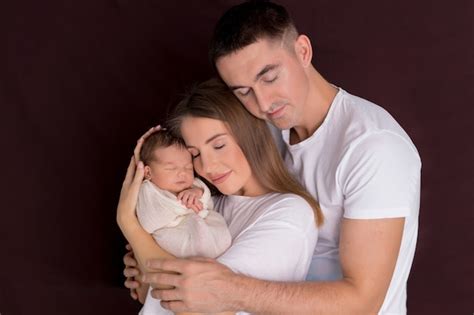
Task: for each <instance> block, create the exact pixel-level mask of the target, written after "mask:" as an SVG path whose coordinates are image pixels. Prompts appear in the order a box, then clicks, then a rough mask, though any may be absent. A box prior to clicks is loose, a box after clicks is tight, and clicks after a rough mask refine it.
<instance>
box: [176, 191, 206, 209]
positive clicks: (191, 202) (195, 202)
mask: <svg viewBox="0 0 474 315" xmlns="http://www.w3.org/2000/svg"><path fill="white" fill-rule="evenodd" d="M202 194H203V190H202V189H201V188H197V187H193V188H189V189H185V190H183V191H182V192H180V193H179V194H178V196H177V198H178V200H181V203H182V204H183V205H184V206H185V207H186V208H189V209H192V210H193V211H194V212H196V213H198V212H199V211H201V210H202V208H203V205H202V202H201V201H200V200H199V198H201V196H202Z"/></svg>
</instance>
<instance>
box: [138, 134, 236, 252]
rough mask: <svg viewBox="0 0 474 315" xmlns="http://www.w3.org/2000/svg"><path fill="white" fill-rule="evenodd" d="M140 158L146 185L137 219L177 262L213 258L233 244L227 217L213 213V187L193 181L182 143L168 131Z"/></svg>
mask: <svg viewBox="0 0 474 315" xmlns="http://www.w3.org/2000/svg"><path fill="white" fill-rule="evenodd" d="M140 158H141V160H142V161H143V163H144V164H145V169H144V170H145V181H144V182H143V183H142V185H141V187H140V192H139V195H138V203H137V217H138V220H139V221H140V224H141V225H142V227H143V228H144V229H145V230H146V231H147V232H148V233H150V234H152V236H153V238H154V239H155V240H156V242H157V243H158V245H160V247H161V248H163V249H164V250H166V251H167V252H168V253H170V254H172V255H174V256H176V257H180V258H183V257H190V256H204V257H209V258H215V257H217V256H219V255H220V254H222V253H223V252H224V251H225V250H226V249H227V248H228V247H229V246H230V243H231V236H230V232H229V230H228V228H227V225H226V223H225V220H224V218H223V217H222V216H221V215H220V214H219V213H217V212H215V211H210V210H212V208H213V203H212V199H211V194H210V191H209V188H208V187H207V186H206V185H205V184H204V183H203V182H202V181H201V180H200V179H198V178H195V177H194V170H193V164H192V159H191V154H190V153H189V152H188V151H187V149H186V146H185V144H184V142H183V141H182V140H181V139H179V138H176V137H173V136H172V135H171V134H170V133H169V132H168V131H166V130H159V131H157V132H155V133H153V134H151V135H150V136H149V137H148V138H146V140H145V142H144V143H143V146H142V149H141V152H140Z"/></svg>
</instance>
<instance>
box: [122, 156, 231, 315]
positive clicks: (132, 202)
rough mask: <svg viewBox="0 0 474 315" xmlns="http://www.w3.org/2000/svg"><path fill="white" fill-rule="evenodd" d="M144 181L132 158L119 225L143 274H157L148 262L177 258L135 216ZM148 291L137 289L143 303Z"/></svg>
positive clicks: (126, 177)
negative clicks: (148, 265)
mask: <svg viewBox="0 0 474 315" xmlns="http://www.w3.org/2000/svg"><path fill="white" fill-rule="evenodd" d="M142 181H143V163H142V162H139V163H138V164H136V163H135V158H133V157H132V159H131V161H130V164H129V166H128V170H127V175H126V176H125V180H124V182H123V185H122V191H121V193H120V200H119V204H118V207H117V223H118V226H119V227H120V229H121V231H122V233H123V235H124V236H125V238H126V239H127V240H128V242H129V243H130V245H131V246H132V249H133V252H134V257H135V259H136V260H137V262H138V267H139V269H140V270H141V271H143V272H149V271H153V272H156V271H157V269H153V268H148V267H147V264H146V262H147V261H148V260H150V259H164V258H175V257H174V256H173V255H171V254H169V253H168V252H166V251H164V250H163V249H162V248H161V247H160V246H159V245H158V244H157V243H156V242H155V240H154V239H153V237H152V236H151V235H150V234H148V232H146V231H145V230H144V229H143V228H142V227H141V225H140V223H139V222H138V219H137V217H136V215H135V207H136V204H137V199H138V191H139V189H140V184H141V182H142ZM170 273H172V272H170ZM157 288H162V289H169V288H173V286H171V287H170V286H162V287H157ZM147 290H148V285H141V286H140V287H139V288H138V289H137V294H138V295H139V300H140V302H142V303H143V302H144V300H145V299H144V296H146V293H147ZM193 314H196V313H193ZM228 314H234V313H222V314H221V315H228ZM179 315H185V313H183V314H181V313H180V314H179ZM196 315H197V314H196Z"/></svg>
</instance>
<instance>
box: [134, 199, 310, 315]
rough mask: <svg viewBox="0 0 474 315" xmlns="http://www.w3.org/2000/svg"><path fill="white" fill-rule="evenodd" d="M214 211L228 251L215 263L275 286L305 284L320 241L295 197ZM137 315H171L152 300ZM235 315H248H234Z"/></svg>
mask: <svg viewBox="0 0 474 315" xmlns="http://www.w3.org/2000/svg"><path fill="white" fill-rule="evenodd" d="M214 209H215V210H216V211H217V212H219V213H220V214H221V215H222V216H223V217H224V219H225V221H226V223H227V225H228V227H229V231H230V234H231V236H232V245H231V247H230V248H229V249H227V251H225V252H224V253H223V254H222V255H221V256H219V257H218V258H217V261H218V262H220V263H222V264H224V265H226V266H227V267H229V268H230V269H231V270H233V271H234V272H237V273H240V274H243V275H247V276H250V277H253V278H258V279H262V280H273V281H303V280H304V279H305V277H306V275H307V273H308V269H309V266H310V264H311V258H312V256H313V252H314V248H315V245H316V241H317V238H318V229H317V228H316V224H315V220H314V212H313V209H312V208H311V206H310V205H309V204H308V203H307V202H306V201H305V200H304V199H303V198H302V197H300V196H297V195H294V194H279V193H269V194H265V195H262V196H258V197H245V196H219V197H216V198H214ZM149 298H151V299H152V300H151V301H148V300H147V303H146V304H145V305H144V307H143V308H142V310H141V311H140V314H142V315H151V314H173V313H172V312H170V311H168V310H165V309H164V308H162V307H161V305H160V303H159V300H156V299H154V298H152V297H150V296H148V297H147V299H149ZM237 314H239V315H241V314H247V313H245V312H237Z"/></svg>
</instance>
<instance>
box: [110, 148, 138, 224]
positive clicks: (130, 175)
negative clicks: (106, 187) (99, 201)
mask: <svg viewBox="0 0 474 315" xmlns="http://www.w3.org/2000/svg"><path fill="white" fill-rule="evenodd" d="M143 174H144V168H143V162H141V161H139V162H138V163H136V162H135V157H132V159H131V160H130V164H129V165H128V169H127V175H125V180H124V181H123V184H122V190H121V192H120V199H119V203H118V206H117V223H118V225H119V227H120V228H122V225H123V224H125V223H126V222H127V219H129V218H130V217H136V214H135V208H136V206H137V200H138V191H139V190H140V185H141V183H142V181H143Z"/></svg>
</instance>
